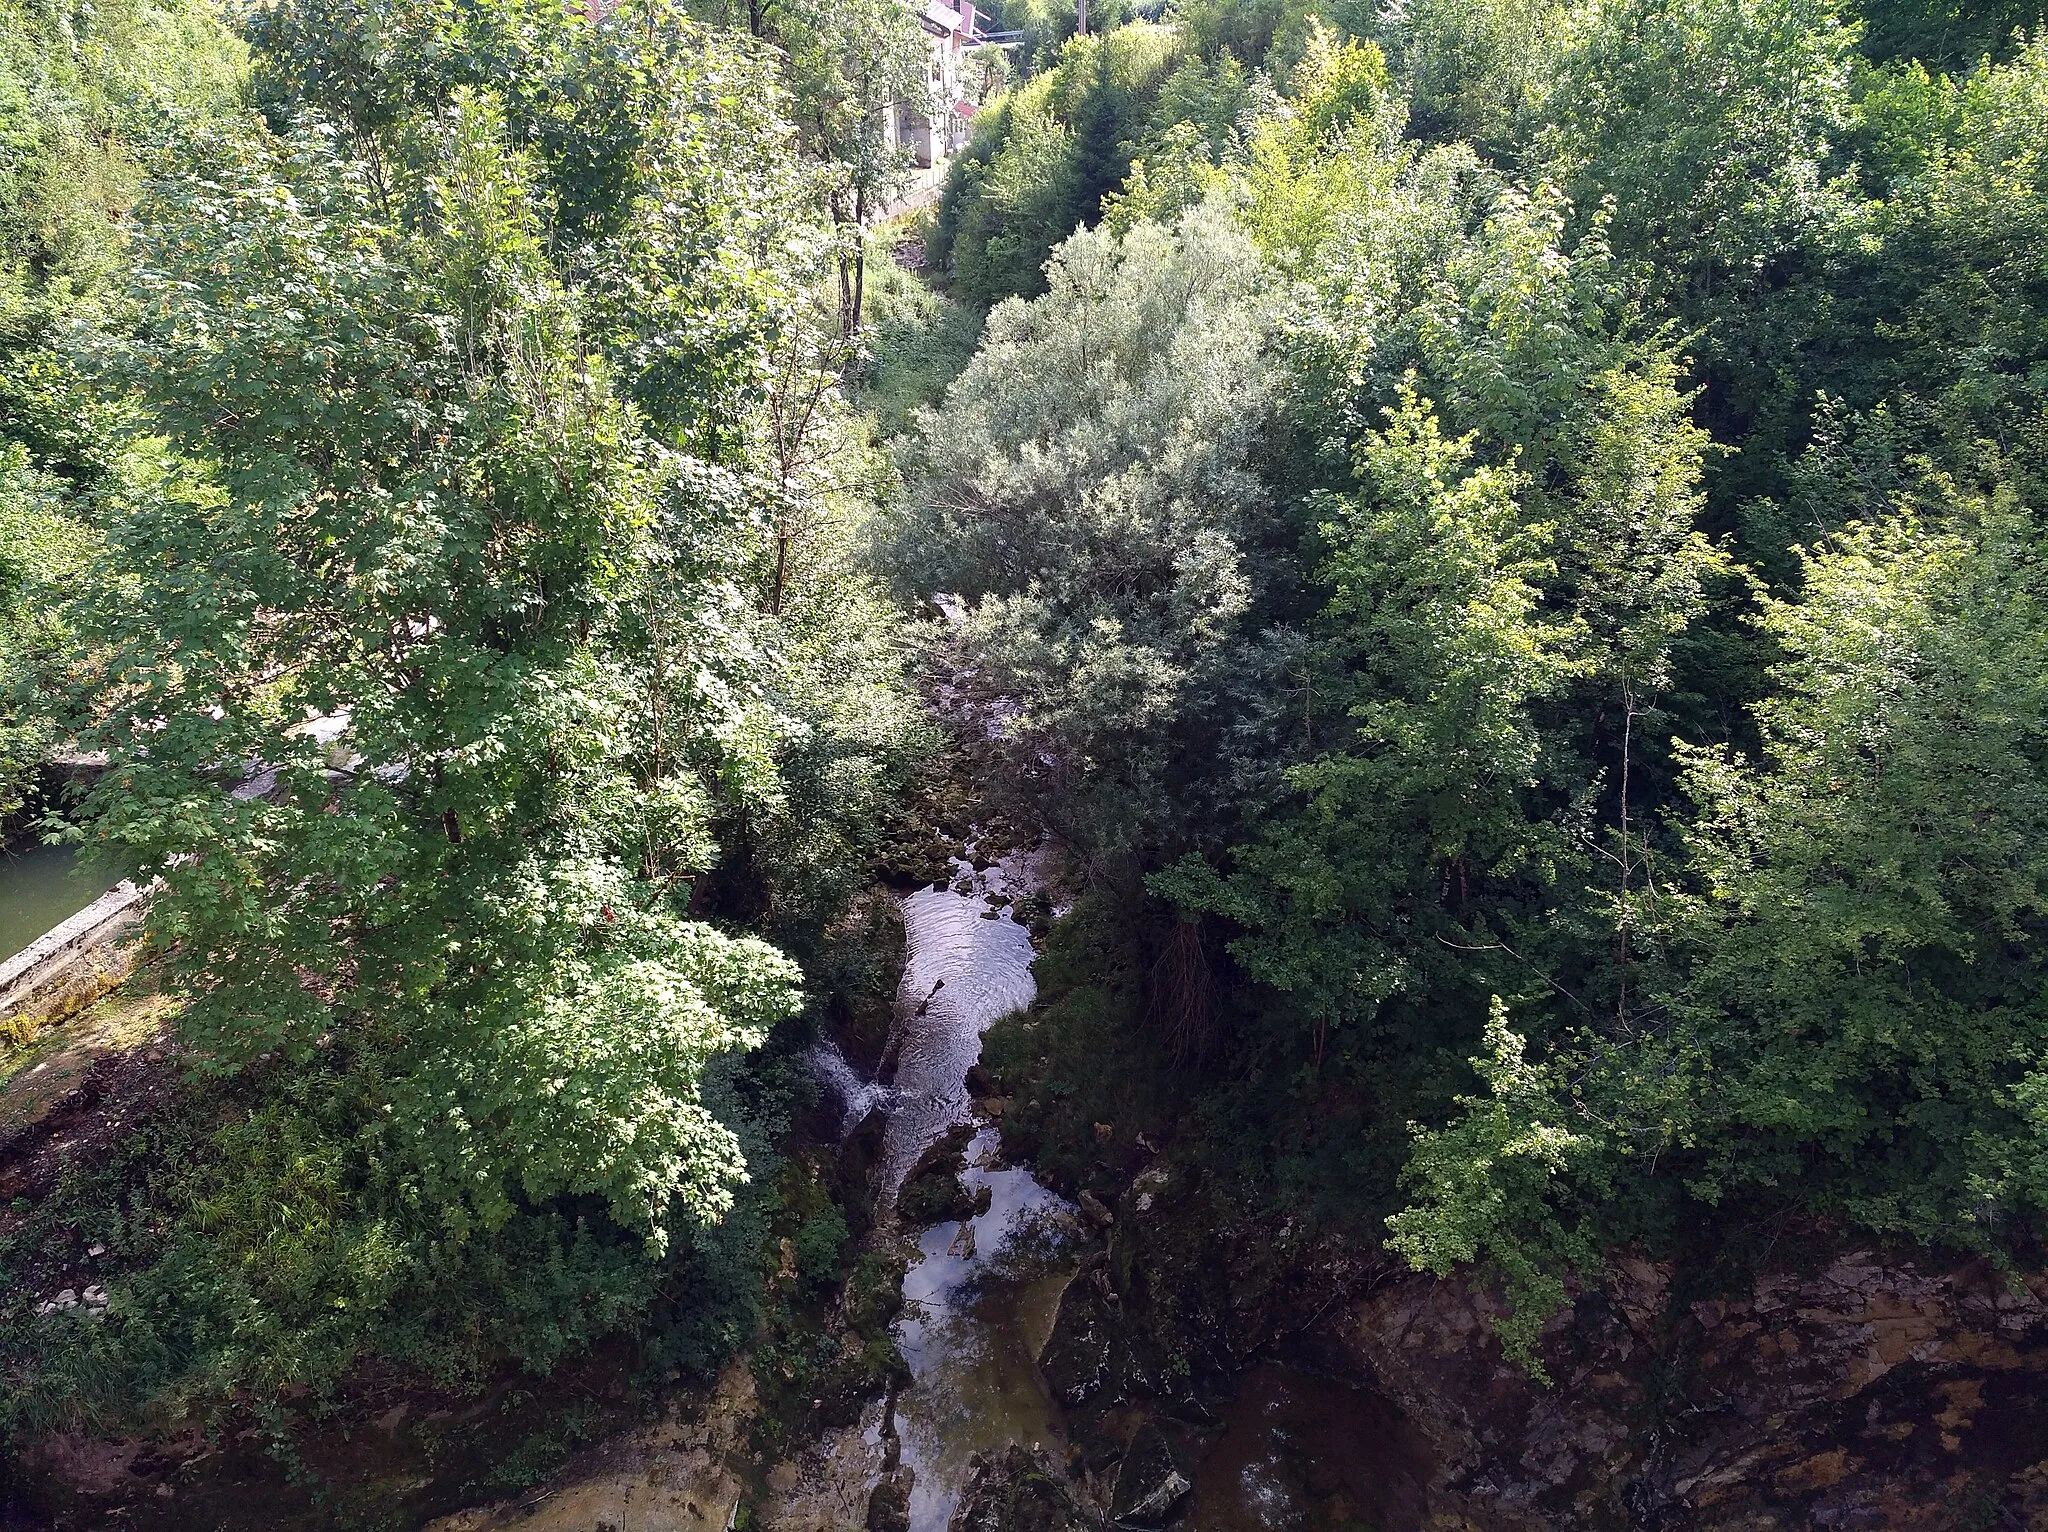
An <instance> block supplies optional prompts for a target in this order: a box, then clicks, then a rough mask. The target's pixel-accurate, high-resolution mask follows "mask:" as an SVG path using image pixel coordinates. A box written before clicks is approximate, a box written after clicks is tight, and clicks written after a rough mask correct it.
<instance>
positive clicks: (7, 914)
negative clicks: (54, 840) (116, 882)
mask: <svg viewBox="0 0 2048 1532" xmlns="http://www.w3.org/2000/svg"><path fill="white" fill-rule="evenodd" d="M105 892H106V889H105V888H103V887H101V886H100V885H99V884H98V883H96V882H94V881H92V880H91V879H89V878H87V877H85V876H84V875H83V874H82V873H81V872H80V871H79V870H78V853H77V852H76V851H75V850H73V849H72V848H71V847H69V846H28V847H24V848H23V849H22V850H20V851H12V852H0V958H10V957H12V956H14V954H15V953H17V952H19V951H21V949H22V948H24V947H26V946H27V945H28V944H29V943H30V942H32V941H34V940H35V939H36V938H37V937H38V936H41V935H42V934H43V933H44V932H45V931H47V930H49V929H50V927H52V926H54V925H58V924H60V923H61V922H63V921H65V920H67V919H69V918H70V917H71V916H73V915H76V914H77V913H78V912H79V911H80V910H82V909H84V908H85V907H86V906H87V905H88V904H91V903H92V902H93V900H95V899H97V898H99V896H100V895H101V894H103V893H105Z"/></svg>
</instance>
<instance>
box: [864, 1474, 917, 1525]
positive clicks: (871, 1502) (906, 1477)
mask: <svg viewBox="0 0 2048 1532" xmlns="http://www.w3.org/2000/svg"><path fill="white" fill-rule="evenodd" d="M916 1482H917V1474H916V1473H915V1472H914V1471H913V1470H911V1469H909V1468H903V1467H898V1468H895V1469H892V1470H891V1471H890V1472H888V1473H886V1474H884V1475H883V1476H882V1481H881V1483H879V1484H877V1485H876V1486H875V1489H874V1493H873V1494H871V1495H869V1496H868V1517H867V1532H910V1490H911V1487H912V1485H914V1484H915V1483H916Z"/></svg>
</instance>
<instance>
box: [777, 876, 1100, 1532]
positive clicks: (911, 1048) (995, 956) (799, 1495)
mask: <svg viewBox="0 0 2048 1532" xmlns="http://www.w3.org/2000/svg"><path fill="white" fill-rule="evenodd" d="M965 849H966V851H967V855H966V856H964V857H956V858H954V859H953V876H952V879H951V882H950V883H949V884H948V885H947V886H945V887H935V888H924V889H920V890H918V891H917V892H915V893H912V894H909V895H906V896H905V897H904V899H903V901H902V907H903V924H904V932H905V938H906V948H905V955H904V968H903V979H902V982H901V985H900V987H899V988H898V990H897V999H896V1022H895V1028H894V1031H893V1034H892V1036H891V1038H890V1041H889V1045H888V1049H887V1052H888V1053H889V1054H890V1055H893V1057H894V1059H895V1071H894V1074H893V1077H892V1079H891V1083H890V1084H889V1085H887V1086H882V1085H877V1084H874V1083H873V1082H869V1081H864V1080H862V1079H861V1077H860V1076H859V1075H858V1074H856V1073H855V1072H854V1071H853V1070H852V1068H851V1067H850V1066H849V1065H848V1064H847V1063H846V1061H845V1059H844V1058H843V1057H842V1056H841V1055H840V1054H839V1053H838V1051H837V1050H836V1049H833V1048H830V1047H829V1045H827V1046H824V1047H821V1049H820V1050H819V1052H818V1053H816V1054H814V1055H813V1060H812V1065H813V1069H814V1071H815V1073H816V1074H817V1075H818V1077H819V1079H820V1082H821V1083H822V1084H824V1085H825V1086H826V1088H827V1089H828V1090H830V1091H831V1092H832V1093H833V1094H834V1095H835V1096H836V1097H837V1098H838V1099H839V1102H840V1106H841V1111H842V1121H843V1122H845V1123H846V1124H847V1125H848V1126H851V1125H852V1124H854V1123H856V1122H858V1121H859V1120H860V1118H861V1117H862V1116H864V1115H865V1114H866V1112H867V1111H868V1110H869V1109H870V1108H871V1107H873V1106H875V1105H877V1104H880V1105H882V1106H884V1107H885V1109H886V1111H887V1114H888V1118H887V1123H886V1125H885V1127H884V1129H883V1133H882V1144H881V1152H880V1155H879V1158H878V1161H877V1164H876V1169H875V1199H876V1206H877V1208H878V1209H882V1210H885V1211H883V1212H882V1213H881V1214H880V1215H879V1216H880V1217H881V1218H882V1220H883V1222H884V1224H885V1225H886V1224H889V1223H892V1222H893V1221H894V1218H895V1213H894V1207H895V1202H896V1196H897V1193H898V1192H899V1191H900V1190H901V1189H902V1186H903V1181H904V1178H905V1177H906V1176H907V1175H908V1174H909V1173H910V1171H911V1169H912V1168H913V1167H914V1166H915V1165H916V1163H917V1161H918V1158H919V1156H921V1155H922V1154H923V1153H924V1151H925V1150H926V1149H928V1148H930V1147H931V1145H932V1144H933V1143H934V1142H935V1141H936V1140H937V1139H938V1138H940V1137H941V1136H942V1135H943V1134H944V1133H945V1132H946V1131H947V1129H949V1128H951V1127H953V1126H954V1125H955V1124H957V1123H960V1122H963V1121H966V1120H967V1119H968V1115H969V1100H968V1092H967V1071H968V1070H969V1069H970V1068H971V1067H972V1066H973V1065H974V1063H975V1061H976V1060H977V1059H978V1058H979V1057H980V1056H981V1035H982V1033H983V1032H984V1031H986V1030H987V1029H988V1028H989V1026H990V1025H992V1024H993V1023H994V1022H996V1021H998V1020H1000V1019H1001V1018H1002V1017H1004V1016H1007V1015H1009V1014H1011V1013H1012V1012H1013V1011H1019V1010H1022V1009H1024V1008H1025V1007H1026V1006H1028V1005H1030V1004H1031V1002H1032V999H1033V998H1034V997H1035V996H1036V994H1037V986H1036V984H1035V983H1034V982H1033V980H1032V977H1031V963H1032V958H1033V953H1032V948H1031V933H1030V932H1029V930H1027V929H1026V928H1025V927H1024V926H1022V925H1019V924H1018V923H1017V921H1016V920H1015V919H1014V918H1013V913H1014V907H1013V905H1012V904H1011V902H1010V901H1012V900H1013V899H1015V898H1017V897H1021V896H1022V895H1023V894H1025V893H1028V892H1030V891H1031V890H1033V889H1034V888H1036V887H1037V886H1038V883H1039V881H1040V869H1039V866H1038V862H1037V859H1036V857H1035V856H1033V855H1032V854H1031V853H1012V854H1011V855H1009V856H1006V857H1003V858H1001V859H1000V860H998V861H996V862H994V863H993V864H991V865H988V866H986V867H985V868H983V869H982V870H980V871H977V870H976V869H975V867H974V865H973V860H972V858H973V854H974V850H975V847H974V845H973V843H971V842H970V844H969V845H968V846H967V847H966V848H965ZM1000 1149H1001V1141H1000V1139H999V1137H998V1135H997V1133H996V1130H995V1129H994V1128H993V1127H988V1126H983V1127H982V1128H980V1130H979V1131H978V1132H977V1133H976V1135H975V1137H974V1139H973V1141H972V1143H971V1144H970V1145H969V1146H968V1150H967V1160H968V1169H967V1172H966V1175H965V1176H964V1177H963V1178H962V1182H963V1184H964V1185H965V1187H966V1188H967V1190H968V1192H969V1193H970V1194H971V1195H972V1196H974V1197H975V1199H976V1201H977V1205H979V1203H980V1200H981V1198H982V1197H983V1196H984V1195H986V1197H987V1206H986V1210H985V1211H983V1212H981V1213H978V1214H977V1215H975V1216H974V1217H973V1218H971V1219H967V1220H965V1221H958V1222H954V1221H949V1222H946V1223H941V1224H937V1225H935V1226H933V1227H932V1228H929V1229H926V1230H924V1231H922V1233H921V1234H918V1235H917V1237H916V1240H917V1242H916V1246H915V1249H914V1250H909V1251H907V1252H906V1253H907V1254H908V1255H909V1262H910V1264H909V1267H908V1270H907V1271H906V1272H905V1275H904V1279H903V1297H904V1309H903V1315H902V1317H901V1318H900V1319H899V1320H898V1321H897V1326H896V1341H897V1345H898V1347H899V1349H900V1350H901V1351H902V1353H903V1359H904V1361H905V1362H906V1363H908V1364H909V1367H910V1372H911V1382H910V1383H909V1384H908V1385H906V1386H905V1387H904V1388H903V1389H902V1390H901V1392H900V1393H898V1395H897V1396H896V1399H895V1401H894V1408H893V1412H890V1413H889V1414H888V1416H887V1418H886V1420H885V1416H884V1412H885V1410H886V1409H887V1406H886V1405H877V1406H875V1407H871V1408H870V1410H869V1412H868V1413H867V1414H866V1415H865V1416H863V1418H862V1420H861V1422H860V1423H859V1424H858V1425H857V1426H854V1427H852V1428H849V1429H848V1430H847V1431H845V1432H841V1433H839V1434H838V1435H837V1436H836V1437H835V1438H832V1439H828V1440H827V1441H826V1442H824V1443H822V1444H821V1446H820V1447H819V1449H817V1450H816V1451H815V1452H814V1453H813V1454H812V1455H811V1459H810V1461H809V1462H807V1463H806V1464H805V1471H804V1473H803V1476H802V1480H801V1482H800V1483H799V1484H798V1485H796V1486H794V1487H793V1488H792V1490H791V1491H790V1492H789V1493H787V1494H785V1495H784V1496H783V1497H782V1504H781V1505H780V1506H779V1507H778V1508H777V1510H776V1511H775V1512H772V1513H771V1514H770V1516H769V1517H768V1522H769V1524H770V1525H771V1526H775V1527H779V1528H785V1529H790V1532H797V1529H808V1528H817V1529H820V1532H822V1529H824V1528H826V1527H830V1526H835V1525H843V1524H844V1518H846V1517H848V1516H849V1514H851V1515H853V1516H854V1517H855V1519H856V1520H857V1519H858V1516H859V1513H860V1512H861V1511H862V1510H864V1508H865V1503H866V1497H867V1493H868V1491H869V1490H870V1489H872V1487H873V1485H874V1484H875V1483H876V1482H877V1481H878V1480H879V1479H880V1478H881V1475H882V1472H883V1460H884V1453H885V1451H886V1439H887V1434H888V1433H887V1429H886V1428H887V1427H893V1432H894V1435H895V1438H896V1442H897V1451H898V1453H899V1454H900V1461H901V1463H902V1464H903V1466H905V1467H907V1468H909V1469H910V1470H911V1471H912V1473H913V1475H914V1478H913V1481H912V1489H911V1495H910V1526H911V1532H945V1529H946V1527H947V1525H948V1523H949V1522H950V1521H951V1520H952V1518H953V1513H954V1511H955V1510H956V1509H957V1508H958V1506H959V1503H960V1499H961V1496H962V1493H963V1491H964V1490H965V1489H966V1487H967V1482H968V1479H969V1478H970V1476H971V1473H972V1460H973V1458H974V1455H975V1454H976V1453H977V1452H985V1451H996V1450H1000V1449H1001V1448H1002V1447H1004V1446H1006V1445H1007V1444H1009V1443H1010V1442H1015V1441H1021V1442H1026V1443H1042V1444H1045V1445H1048V1446H1051V1445H1055V1444H1057V1443H1059V1442H1060V1441H1062V1440H1063V1435H1062V1432H1061V1429H1060V1424H1059V1417H1058V1411H1057V1409H1056V1407H1055V1406H1054V1403H1053V1400H1052V1398H1051V1396H1050V1394H1048V1393H1047V1391H1046V1387H1045V1383H1044V1381H1043V1379H1041V1378H1040V1376H1039V1373H1038V1366H1037V1356H1038V1352H1039V1351H1040V1350H1041V1349H1042V1348H1043V1346H1044V1344H1045V1338H1046V1336H1047V1334H1048V1333H1050V1331H1051V1328H1052V1321H1053V1314H1054V1312H1055V1310H1056V1309H1057V1307H1058V1304H1059V1298H1060V1292H1061V1290H1062V1289H1063V1288H1064V1287H1065V1285H1066V1281H1067V1277H1068V1275H1069V1274H1070V1272H1071V1270H1072V1267H1073V1263H1074V1261H1075V1259H1076V1258H1077V1257H1078V1256H1079V1254H1080V1247H1081V1242H1082V1238H1083V1232H1082V1228H1081V1223H1080V1219H1079V1217H1078V1215H1077V1213H1076V1211H1075V1209H1074V1208H1073V1207H1072V1206H1071V1205H1070V1204H1068V1203H1066V1202H1064V1201H1063V1200H1061V1199H1060V1198H1059V1197H1057V1196H1055V1195H1054V1194H1053V1193H1052V1192H1050V1191H1048V1190H1047V1189H1046V1188H1045V1187H1044V1186H1042V1185H1040V1184H1039V1183H1038V1181H1037V1180H1036V1179H1035V1178H1034V1177H1033V1176H1032V1174H1031V1172H1030V1171H1028V1170H1024V1169H1020V1168H1016V1167H1005V1166H1002V1165H1001V1164H1000V1161H999V1158H998V1157H999V1153H1000ZM884 1237H888V1236H887V1235H886V1234H885V1236H884ZM896 1237H898V1238H901V1239H903V1240H904V1241H905V1242H906V1244H907V1243H908V1240H909V1238H910V1236H909V1234H908V1233H907V1232H903V1231H900V1230H899V1231H898V1232H897V1234H896Z"/></svg>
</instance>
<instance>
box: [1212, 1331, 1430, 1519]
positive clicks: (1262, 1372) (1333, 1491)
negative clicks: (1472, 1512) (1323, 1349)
mask: <svg viewBox="0 0 2048 1532" xmlns="http://www.w3.org/2000/svg"><path fill="white" fill-rule="evenodd" d="M1429 1472H1430V1465H1429V1458H1428V1453H1427V1448H1426V1446H1425V1444H1424V1443H1423V1442H1422V1441H1421V1439H1420V1438H1419V1436H1418V1435H1417V1433H1416V1431H1415V1428H1414V1427H1413V1426H1412V1425H1410V1424H1409V1423H1408V1422H1407V1421H1406V1420H1404V1419H1403V1418H1402V1416H1401V1414H1400V1412H1399V1411H1398V1410H1396V1409H1395V1408H1394V1407H1393V1406H1392V1405H1391V1404H1388V1403H1387V1402H1386V1401H1385V1400H1383V1399H1380V1398H1378V1397H1376V1396H1375V1395H1373V1394H1370V1393H1367V1392H1365V1391H1363V1390H1361V1389H1357V1388H1351V1387H1347V1386H1346V1385H1345V1384H1343V1383H1340V1382H1338V1381H1336V1380H1335V1379H1332V1378H1326V1377H1321V1376H1319V1375H1317V1374H1315V1373H1311V1372H1304V1371H1302V1370H1301V1369H1300V1368H1297V1367H1290V1366H1288V1365H1286V1364H1285V1363H1281V1362H1262V1363H1259V1364H1258V1365H1257V1366H1255V1367H1253V1368H1252V1369H1251V1370H1250V1371H1249V1372H1247V1373H1246V1374H1245V1375H1244V1377H1243V1380H1242V1382H1241V1385H1240V1388H1239V1391H1238V1395H1237V1398H1236V1399H1235V1401H1233V1403H1232V1404H1231V1406H1230V1408H1229V1410H1228V1411H1227V1412H1226V1413H1225V1415H1224V1417H1223V1426H1222V1430H1221V1431H1220V1432H1219V1433H1218V1434H1217V1435H1216V1437H1215V1438H1214V1439H1213V1440H1211V1441H1210V1442H1208V1443H1207V1444H1206V1446H1205V1447H1204V1448H1203V1450H1202V1452H1201V1455H1200V1457H1199V1458H1198V1459H1197V1460H1196V1464H1195V1472H1194V1483H1195V1492H1194V1501H1193V1511H1192V1514H1191V1515H1190V1516H1189V1518H1188V1521H1187V1523H1186V1532H1353V1529H1356V1528H1359V1527H1372V1528H1375V1529H1377V1532H1408V1529H1412V1528H1417V1527H1420V1526H1421V1525H1422V1523H1423V1517H1424V1514H1425V1510H1426V1485H1427V1483H1428V1479H1429Z"/></svg>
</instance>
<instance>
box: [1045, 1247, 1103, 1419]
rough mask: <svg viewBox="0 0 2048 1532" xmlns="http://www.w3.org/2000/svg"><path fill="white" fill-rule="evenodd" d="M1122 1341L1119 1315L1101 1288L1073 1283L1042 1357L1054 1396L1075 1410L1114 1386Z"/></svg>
mask: <svg viewBox="0 0 2048 1532" xmlns="http://www.w3.org/2000/svg"><path fill="white" fill-rule="evenodd" d="M1116 1338H1117V1332H1116V1320H1115V1316H1114V1315H1112V1314H1111V1313H1110V1311H1109V1306H1108V1304H1107V1303H1106V1302H1105V1301H1104V1297H1103V1293H1102V1290H1101V1288H1100V1287H1099V1286H1098V1285H1097V1284H1096V1283H1095V1282H1094V1281H1093V1280H1092V1279H1091V1277H1085V1276H1084V1277H1076V1278H1075V1279H1074V1280H1073V1281H1071V1282H1069V1283H1068V1284H1067V1289H1066V1291H1065V1292H1064V1293H1062V1294H1061V1295H1060V1306H1059V1311H1058V1313H1057V1314H1056V1315H1055V1316H1054V1318H1053V1324H1052V1334H1051V1335H1050V1336H1049V1337H1048V1338H1047V1340H1046V1343H1045V1350H1044V1351H1043V1352H1041V1353H1040V1354H1039V1358H1038V1370H1039V1372H1040V1373H1042V1374H1043V1375H1044V1377H1045V1386H1046V1387H1047V1388H1049V1389H1051V1390H1052V1396H1053V1397H1054V1398H1055V1399H1057V1400H1059V1401H1060V1403H1062V1404H1064V1405H1066V1406H1068V1407H1069V1408H1071V1407H1073V1406H1075V1405H1080V1404H1085V1403H1087V1401H1088V1400H1089V1399H1091V1398H1092V1397H1094V1396H1095V1395H1096V1394H1098V1393H1100V1392H1101V1391H1102V1389H1103V1387H1104V1386H1105V1385H1106V1384H1107V1383H1108V1382H1109V1381H1110V1377H1111V1364H1112V1362H1113V1360H1114V1357H1115V1352H1116Z"/></svg>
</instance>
